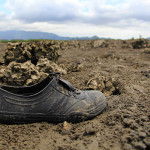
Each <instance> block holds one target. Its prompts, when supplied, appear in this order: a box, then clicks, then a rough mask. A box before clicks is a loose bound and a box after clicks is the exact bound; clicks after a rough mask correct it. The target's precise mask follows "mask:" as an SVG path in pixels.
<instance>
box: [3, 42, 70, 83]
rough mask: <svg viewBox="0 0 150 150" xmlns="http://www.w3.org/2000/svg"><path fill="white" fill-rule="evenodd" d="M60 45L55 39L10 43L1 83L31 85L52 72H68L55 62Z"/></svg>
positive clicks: (4, 60)
mask: <svg viewBox="0 0 150 150" xmlns="http://www.w3.org/2000/svg"><path fill="white" fill-rule="evenodd" d="M59 49H60V48H59V45H57V44H56V43H55V42H54V41H41V42H35V43H15V44H11V43H9V44H8V48H7V50H6V52H5V53H4V56H3V59H2V60H1V65H2V66H3V68H2V69H1V70H0V82H1V84H8V85H25V86H26V85H31V84H35V83H37V82H39V81H41V80H42V79H43V78H45V77H46V76H47V75H48V74H49V73H51V72H60V73H62V74H66V73H67V71H66V70H65V69H63V68H62V67H61V66H59V65H57V64H56V63H55V62H56V61H57V60H58V58H59V57H60V55H59V53H58V50H59Z"/></svg>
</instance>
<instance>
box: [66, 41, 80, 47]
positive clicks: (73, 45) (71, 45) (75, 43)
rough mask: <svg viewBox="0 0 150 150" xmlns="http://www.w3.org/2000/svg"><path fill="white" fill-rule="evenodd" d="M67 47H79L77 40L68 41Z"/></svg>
mask: <svg viewBox="0 0 150 150" xmlns="http://www.w3.org/2000/svg"><path fill="white" fill-rule="evenodd" d="M68 47H69V48H79V42H78V41H76V40H73V41H68Z"/></svg>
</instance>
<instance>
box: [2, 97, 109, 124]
mask: <svg viewBox="0 0 150 150" xmlns="http://www.w3.org/2000/svg"><path fill="white" fill-rule="evenodd" d="M106 105H107V104H106V100H105V98H104V99H103V101H102V102H101V103H100V104H99V105H97V106H96V107H94V108H93V109H92V110H89V111H88V112H86V113H72V114H71V115H47V114H42V113H36V114H31V113H30V114H27V113H26V114H19V113H11V114H10V113H9V112H0V123H3V124H24V123H37V122H49V123H59V122H63V121H68V122H72V123H78V122H81V121H85V120H90V119H92V118H94V117H95V116H97V115H99V114H101V113H102V112H103V111H104V110H105V108H106Z"/></svg>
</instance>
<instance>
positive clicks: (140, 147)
mask: <svg viewBox="0 0 150 150" xmlns="http://www.w3.org/2000/svg"><path fill="white" fill-rule="evenodd" d="M134 147H135V148H136V149H137V150H145V148H146V145H145V144H144V143H143V142H135V143H134Z"/></svg>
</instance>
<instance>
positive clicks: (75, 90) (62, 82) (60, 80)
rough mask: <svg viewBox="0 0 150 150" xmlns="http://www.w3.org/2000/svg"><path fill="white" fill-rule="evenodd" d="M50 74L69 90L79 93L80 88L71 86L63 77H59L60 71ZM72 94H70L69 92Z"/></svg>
mask: <svg viewBox="0 0 150 150" xmlns="http://www.w3.org/2000/svg"><path fill="white" fill-rule="evenodd" d="M49 75H50V76H55V77H56V79H57V80H58V81H59V83H60V84H62V85H63V86H65V87H66V88H67V89H68V90H69V91H71V92H73V93H75V94H80V93H81V92H80V90H77V89H76V88H74V87H73V85H72V84H71V83H70V82H68V81H66V80H63V79H60V76H61V73H60V72H53V73H50V74H49ZM71 95H72V94H71Z"/></svg>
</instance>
